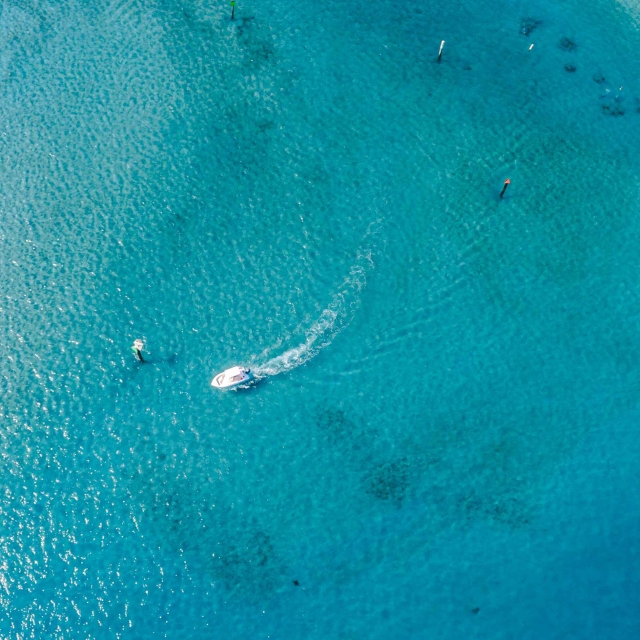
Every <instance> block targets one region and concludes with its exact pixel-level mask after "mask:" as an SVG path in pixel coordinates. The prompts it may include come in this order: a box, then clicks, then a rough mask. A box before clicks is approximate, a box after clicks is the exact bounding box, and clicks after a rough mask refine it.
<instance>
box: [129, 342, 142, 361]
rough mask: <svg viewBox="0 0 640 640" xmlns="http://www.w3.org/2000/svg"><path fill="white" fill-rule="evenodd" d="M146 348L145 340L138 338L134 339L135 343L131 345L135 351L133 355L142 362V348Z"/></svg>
mask: <svg viewBox="0 0 640 640" xmlns="http://www.w3.org/2000/svg"><path fill="white" fill-rule="evenodd" d="M143 349H144V342H142V340H140V339H137V340H134V341H133V344H132V345H131V351H132V352H133V355H134V356H135V357H136V358H137V359H138V360H139V361H140V362H144V358H143V357H142V350H143Z"/></svg>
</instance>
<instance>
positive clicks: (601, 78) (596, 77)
mask: <svg viewBox="0 0 640 640" xmlns="http://www.w3.org/2000/svg"><path fill="white" fill-rule="evenodd" d="M605 80H606V78H605V77H604V76H603V75H602V74H600V73H594V74H593V81H594V82H595V83H597V84H602V83H603V82H604V81H605Z"/></svg>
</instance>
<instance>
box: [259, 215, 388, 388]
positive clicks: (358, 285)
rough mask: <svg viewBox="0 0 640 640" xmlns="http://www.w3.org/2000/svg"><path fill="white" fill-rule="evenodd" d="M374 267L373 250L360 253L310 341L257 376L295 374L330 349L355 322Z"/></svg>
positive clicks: (308, 335)
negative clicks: (342, 332) (322, 352)
mask: <svg viewBox="0 0 640 640" xmlns="http://www.w3.org/2000/svg"><path fill="white" fill-rule="evenodd" d="M378 228H379V227H378V226H377V225H376V226H375V227H374V226H373V225H372V226H371V227H369V230H368V231H367V233H366V234H365V238H366V237H367V236H370V235H373V234H375V233H377V231H378ZM372 267H373V260H372V259H371V249H366V250H360V251H358V254H357V258H356V262H355V264H354V265H353V266H352V267H351V269H350V270H349V275H348V276H347V277H346V278H345V280H344V282H343V283H342V284H341V285H340V288H339V290H338V292H337V293H336V294H335V295H334V297H333V299H332V300H331V302H330V303H329V306H328V307H327V308H326V309H325V310H324V311H323V312H322V313H321V314H320V317H319V318H318V319H317V320H316V321H315V322H314V323H313V324H312V325H311V327H310V328H309V329H308V330H307V332H306V334H305V335H306V340H305V341H304V342H303V343H302V344H300V345H298V346H297V347H294V348H292V349H289V350H288V351H285V352H284V353H283V354H281V355H279V356H276V357H275V358H271V360H268V361H267V362H265V363H264V364H263V365H259V366H257V367H254V368H253V371H254V374H255V376H256V377H257V378H264V377H266V376H275V375H278V374H279V373H285V372H286V371H291V369H295V368H296V367H299V366H300V365H303V364H304V363H305V362H308V361H309V360H311V358H313V357H314V356H316V355H318V353H320V351H321V350H322V349H324V347H326V346H328V345H330V344H331V343H332V342H333V340H334V338H335V337H336V336H337V335H338V334H339V333H340V332H341V331H342V330H343V329H344V328H346V327H347V326H349V323H350V322H351V320H352V319H353V316H354V313H355V311H356V309H357V308H358V306H359V304H360V296H359V293H360V291H362V289H364V287H365V286H366V284H367V273H368V271H369V269H371V268H372Z"/></svg>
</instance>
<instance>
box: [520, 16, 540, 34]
mask: <svg viewBox="0 0 640 640" xmlns="http://www.w3.org/2000/svg"><path fill="white" fill-rule="evenodd" d="M541 24H542V20H536V19H535V18H522V20H521V21H520V33H521V34H522V35H523V36H528V35H529V34H530V33H531V32H532V31H535V30H536V29H537V28H538V27H539V26H540V25H541Z"/></svg>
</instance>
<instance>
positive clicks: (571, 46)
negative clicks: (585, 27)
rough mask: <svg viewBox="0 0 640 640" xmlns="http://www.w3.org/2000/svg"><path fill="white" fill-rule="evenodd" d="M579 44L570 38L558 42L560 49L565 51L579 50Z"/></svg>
mask: <svg viewBox="0 0 640 640" xmlns="http://www.w3.org/2000/svg"><path fill="white" fill-rule="evenodd" d="M577 46H578V45H577V44H576V43H575V42H573V41H572V40H569V38H562V39H561V40H560V42H558V47H559V48H560V49H562V50H563V51H575V50H576V48H577Z"/></svg>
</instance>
